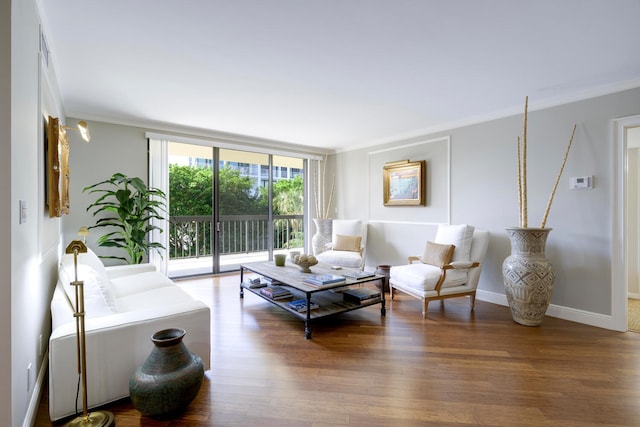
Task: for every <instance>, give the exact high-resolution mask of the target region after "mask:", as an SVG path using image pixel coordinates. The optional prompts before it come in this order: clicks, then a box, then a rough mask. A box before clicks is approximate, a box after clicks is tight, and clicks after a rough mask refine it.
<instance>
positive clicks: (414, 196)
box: [383, 160, 427, 206]
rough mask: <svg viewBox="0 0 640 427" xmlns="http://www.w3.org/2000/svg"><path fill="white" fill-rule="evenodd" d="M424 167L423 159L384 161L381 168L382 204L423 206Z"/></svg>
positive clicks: (424, 193) (424, 201)
mask: <svg viewBox="0 0 640 427" xmlns="http://www.w3.org/2000/svg"><path fill="white" fill-rule="evenodd" d="M426 169H427V166H426V162H425V161H424V160H420V161H417V162H410V161H409V160H400V161H397V162H390V163H385V165H384V168H383V195H384V197H383V199H384V205H385V206H425V205H426V179H425V176H426Z"/></svg>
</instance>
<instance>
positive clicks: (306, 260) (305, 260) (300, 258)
mask: <svg viewBox="0 0 640 427" xmlns="http://www.w3.org/2000/svg"><path fill="white" fill-rule="evenodd" d="M293 263H294V264H295V265H297V266H298V267H300V269H301V270H302V272H303V273H311V269H310V268H309V267H312V266H314V265H316V264H317V263H318V260H317V259H316V257H314V256H313V255H305V254H302V255H296V256H295V257H294V258H293Z"/></svg>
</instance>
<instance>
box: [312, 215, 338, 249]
mask: <svg viewBox="0 0 640 427" xmlns="http://www.w3.org/2000/svg"><path fill="white" fill-rule="evenodd" d="M313 222H314V224H315V225H316V233H315V234H314V235H313V236H312V237H311V248H312V249H313V254H314V255H318V254H321V253H322V252H325V251H326V250H327V245H328V244H329V243H331V238H332V237H331V232H332V230H333V219H331V218H315V219H314V220H313Z"/></svg>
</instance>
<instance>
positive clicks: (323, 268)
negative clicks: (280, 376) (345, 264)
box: [240, 260, 386, 339]
mask: <svg viewBox="0 0 640 427" xmlns="http://www.w3.org/2000/svg"><path fill="white" fill-rule="evenodd" d="M245 271H250V272H252V273H255V274H258V275H260V276H262V277H265V278H268V279H272V280H277V281H278V282H280V283H279V284H278V286H284V287H286V288H288V289H289V290H290V291H291V293H292V294H293V299H303V298H304V299H306V302H307V310H306V311H305V312H298V311H296V310H294V309H293V308H291V307H289V306H288V303H289V302H290V301H291V299H287V300H274V299H271V298H269V297H267V296H265V295H263V294H261V293H260V289H261V288H251V287H249V284H248V283H245V281H244V274H245ZM311 271H312V272H311V273H303V272H302V271H301V270H300V269H299V268H298V267H297V266H295V265H293V264H291V263H290V262H289V261H288V260H287V262H286V264H285V266H284V267H278V266H276V265H275V264H274V263H273V262H270V261H264V262H254V263H247V264H241V265H240V298H244V290H245V289H246V290H248V291H249V292H251V293H253V294H255V295H257V296H259V297H260V298H262V299H264V300H266V301H269V302H270V303H272V304H274V305H276V306H278V307H280V308H282V309H283V310H286V311H288V312H289V313H291V314H293V315H294V316H296V317H298V318H300V319H302V320H304V333H305V338H306V339H311V321H312V320H315V319H319V318H321V317H326V316H332V315H334V314H338V313H344V312H347V311H352V310H359V309H361V308H365V307H369V306H371V305H375V304H381V305H382V307H381V308H380V315H381V316H385V315H386V307H385V296H384V291H383V289H384V282H385V280H386V277H385V276H384V275H380V274H374V275H373V276H370V277H366V278H363V279H350V278H347V280H346V283H338V284H329V285H324V286H313V285H309V284H307V283H305V282H304V279H305V277H307V276H311V275H318V274H324V273H332V274H336V275H343V274H345V273H347V272H349V271H356V270H351V269H341V270H333V269H331V267H330V266H328V265H323V264H317V265H315V266H313V267H311ZM358 271H359V270H358ZM376 281H379V282H380V285H379V287H378V289H379V290H380V298H377V299H374V300H372V301H364V302H361V303H357V302H351V301H348V300H344V298H343V295H342V293H340V292H333V291H332V289H333V290H335V289H337V288H343V287H345V286H350V287H351V286H366V285H371V284H375V283H374V282H376ZM312 300H313V301H314V302H315V303H317V304H319V305H320V307H319V308H317V309H314V310H310V309H309V308H310V304H311V301H312Z"/></svg>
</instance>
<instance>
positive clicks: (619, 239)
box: [611, 115, 640, 332]
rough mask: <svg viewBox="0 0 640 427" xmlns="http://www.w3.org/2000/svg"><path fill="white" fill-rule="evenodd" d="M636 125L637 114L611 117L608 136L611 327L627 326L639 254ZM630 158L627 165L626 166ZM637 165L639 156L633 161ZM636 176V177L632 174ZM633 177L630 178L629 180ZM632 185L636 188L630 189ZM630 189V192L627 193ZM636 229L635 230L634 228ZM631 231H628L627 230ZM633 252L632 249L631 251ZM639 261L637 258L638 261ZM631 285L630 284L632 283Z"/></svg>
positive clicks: (639, 174) (625, 328) (639, 175)
mask: <svg viewBox="0 0 640 427" xmlns="http://www.w3.org/2000/svg"><path fill="white" fill-rule="evenodd" d="M639 127H640V115H637V116H631V117H624V118H620V119H615V120H612V133H613V135H612V140H613V141H614V143H613V152H614V156H613V158H614V169H613V171H614V173H613V181H614V192H613V194H612V244H611V261H612V262H611V288H612V300H611V301H612V307H611V320H612V324H611V326H612V329H614V330H617V331H621V332H626V331H628V330H629V292H630V290H631V289H632V288H630V284H629V283H630V281H633V280H635V279H634V277H635V276H638V275H639V274H638V273H637V269H636V272H634V268H635V267H634V265H635V264H636V261H635V259H636V258H640V255H639V254H640V243H639V242H640V226H639V225H637V224H638V223H639V222H640V221H639V220H638V214H639V213H640V202H638V201H636V199H637V198H640V190H637V188H640V182H639V181H640V171H638V169H639V168H638V167H636V168H634V167H633V163H634V161H635V159H633V158H632V157H634V154H633V152H631V153H632V154H630V151H629V150H630V149H633V144H634V143H631V144H630V143H629V137H631V138H633V137H634V135H635V131H634V130H633V129H635V128H639ZM630 162H631V166H632V167H631V168H630V167H629V166H630ZM636 163H637V164H638V165H637V166H639V167H640V159H638V160H637V162H636ZM636 177H637V178H636ZM630 181H633V182H630ZM632 188H636V190H631V189H632ZM632 191H633V194H632V195H631V196H630V195H629V194H630V193H631V192H632ZM634 230H636V231H634ZM630 233H631V234H630ZM634 252H636V253H635V254H634ZM638 264H640V262H639V263H638ZM632 286H633V285H632Z"/></svg>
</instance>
